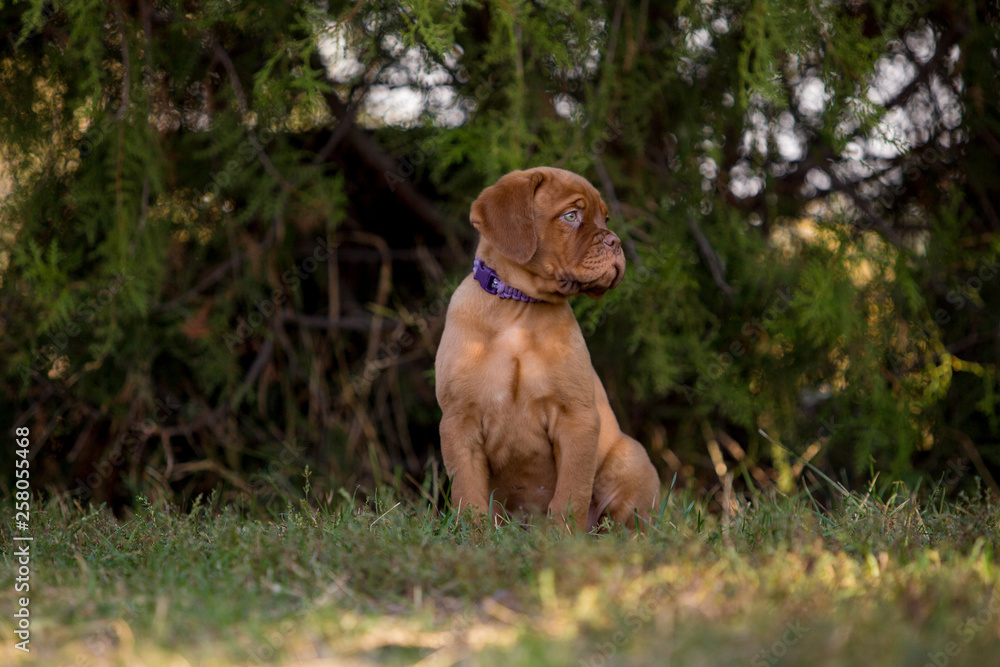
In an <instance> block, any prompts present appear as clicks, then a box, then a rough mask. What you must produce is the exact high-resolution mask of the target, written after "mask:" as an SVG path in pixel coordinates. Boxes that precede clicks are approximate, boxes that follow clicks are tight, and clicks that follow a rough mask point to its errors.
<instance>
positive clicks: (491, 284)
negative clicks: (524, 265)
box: [472, 257, 542, 303]
mask: <svg viewBox="0 0 1000 667" xmlns="http://www.w3.org/2000/svg"><path fill="white" fill-rule="evenodd" d="M472 277H473V278H475V279H476V282H478V283H479V284H480V285H481V286H482V288H483V289H484V290H486V291H487V292H489V293H490V294H496V295H497V296H498V297H500V298H501V299H514V300H516V301H525V302H527V303H540V302H541V301H542V300H541V299H535V298H534V297H530V296H528V295H527V294H525V293H524V292H522V291H521V290H519V289H515V288H513V287H511V286H510V285H508V284H507V283H505V282H504V281H502V280H500V276H498V275H497V272H496V271H494V270H493V269H491V268H490V267H488V266H486V265H485V264H483V260H481V259H479V258H478V257H476V261H474V262H473V263H472Z"/></svg>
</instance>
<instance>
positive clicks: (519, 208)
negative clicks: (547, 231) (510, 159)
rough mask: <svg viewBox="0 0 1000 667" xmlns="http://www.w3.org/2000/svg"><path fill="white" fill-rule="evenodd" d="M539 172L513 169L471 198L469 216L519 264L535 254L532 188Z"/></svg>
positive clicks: (498, 246)
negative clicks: (474, 199) (475, 198)
mask: <svg viewBox="0 0 1000 667" xmlns="http://www.w3.org/2000/svg"><path fill="white" fill-rule="evenodd" d="M543 178H544V177H543V175H542V174H541V173H539V172H537V171H536V172H534V173H532V174H526V173H524V172H513V173H510V174H507V175H506V176H504V177H503V178H501V179H500V180H499V181H497V182H496V183H495V184H493V185H491V186H490V187H488V188H486V189H485V190H483V192H482V194H480V195H479V198H478V199H477V200H476V201H474V202H472V212H471V213H470V215H469V219H470V220H471V221H472V225H473V226H474V227H475V228H476V229H478V230H479V233H480V234H482V235H483V236H485V237H486V238H487V239H488V240H489V241H490V243H492V244H493V245H495V246H496V247H497V250H499V251H500V252H502V253H503V254H504V255H506V256H507V257H509V258H510V259H512V260H514V261H515V262H517V263H518V264H525V263H527V261H528V260H529V259H531V257H532V256H533V255H534V254H535V249H536V248H537V246H538V237H537V235H536V234H535V190H537V189H538V186H539V185H541V183H542V180H543Z"/></svg>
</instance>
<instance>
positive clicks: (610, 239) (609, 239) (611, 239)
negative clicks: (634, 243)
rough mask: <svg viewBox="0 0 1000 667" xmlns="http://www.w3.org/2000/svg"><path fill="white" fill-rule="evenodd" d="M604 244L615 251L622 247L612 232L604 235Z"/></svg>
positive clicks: (619, 240)
mask: <svg viewBox="0 0 1000 667" xmlns="http://www.w3.org/2000/svg"><path fill="white" fill-rule="evenodd" d="M604 245H606V246H609V247H610V248H611V249H612V250H614V251H616V252H617V251H618V250H619V249H620V248H621V247H622V242H621V239H619V238H618V236H617V235H616V234H615V233H614V232H610V233H608V234H607V235H605V237H604Z"/></svg>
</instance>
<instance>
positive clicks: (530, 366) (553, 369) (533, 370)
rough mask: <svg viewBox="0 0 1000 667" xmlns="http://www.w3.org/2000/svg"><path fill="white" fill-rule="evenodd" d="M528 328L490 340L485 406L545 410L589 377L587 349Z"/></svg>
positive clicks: (511, 330) (515, 327)
mask: <svg viewBox="0 0 1000 667" xmlns="http://www.w3.org/2000/svg"><path fill="white" fill-rule="evenodd" d="M574 343H575V341H567V340H565V339H563V340H558V339H556V338H555V337H554V336H550V335H546V333H545V332H538V331H536V330H532V329H529V328H527V327H520V326H511V327H509V328H507V329H505V330H503V331H501V332H499V333H498V334H497V335H496V336H495V337H494V339H493V340H492V341H491V344H490V348H491V349H490V350H489V354H488V360H487V363H486V365H485V368H484V369H483V372H484V376H485V377H484V379H485V380H486V382H484V383H483V384H482V385H480V386H481V388H482V390H483V395H481V396H480V400H481V401H482V402H483V403H484V404H486V405H493V406H497V407H503V408H508V407H511V406H513V405H518V406H523V407H524V408H527V409H531V408H538V409H544V408H545V405H544V404H545V403H546V402H547V401H548V400H550V399H557V398H558V396H559V395H560V394H562V393H564V392H566V391H568V390H572V388H573V386H579V385H577V384H576V383H578V382H585V381H587V380H588V379H589V378H588V377H587V375H586V370H587V369H588V368H589V358H588V357H587V356H586V348H582V354H583V356H582V357H581V347H580V346H579V345H577V344H574ZM525 416H526V415H525Z"/></svg>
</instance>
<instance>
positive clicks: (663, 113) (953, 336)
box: [0, 0, 1000, 504]
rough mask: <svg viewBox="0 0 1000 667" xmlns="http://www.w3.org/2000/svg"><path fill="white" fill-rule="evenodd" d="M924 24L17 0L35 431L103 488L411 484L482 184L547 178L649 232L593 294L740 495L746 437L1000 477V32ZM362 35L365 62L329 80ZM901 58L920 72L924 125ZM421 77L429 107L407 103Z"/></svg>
mask: <svg viewBox="0 0 1000 667" xmlns="http://www.w3.org/2000/svg"><path fill="white" fill-rule="evenodd" d="M903 10H905V11H903ZM903 10H901V9H900V5H899V4H898V3H888V2H886V3H883V2H876V3H860V4H859V3H848V4H846V5H845V4H843V3H819V2H807V3H792V4H789V3H781V2H778V1H777V0H754V1H753V2H743V1H732V2H730V1H726V2H714V3H691V2H679V3H676V4H672V3H666V4H664V3H648V2H618V3H606V4H588V5H586V6H577V3H571V2H568V1H567V2H554V3H531V2H520V1H517V2H511V1H503V2H499V1H493V0H487V1H486V2H475V3H473V2H452V3H440V2H413V3H405V4H403V5H400V4H399V3H391V2H362V3H354V2H350V3H347V2H334V3H330V5H329V7H327V6H325V5H319V4H315V3H311V2H292V3H287V2H263V3H236V4H233V3H222V2H206V3H193V4H192V3H179V2H165V3H154V4H149V3H138V4H136V5H128V6H119V5H116V4H108V3H101V2H83V1H79V2H76V1H74V2H59V3H43V2H31V3H15V4H7V5H4V7H3V9H0V18H2V23H3V25H5V26H10V35H9V36H10V39H9V40H8V41H7V43H6V44H5V46H4V50H3V51H2V52H0V86H2V88H3V90H4V92H5V95H6V96H7V98H8V100H9V103H5V104H3V105H0V156H2V160H3V165H2V168H3V170H4V173H5V174H9V180H10V181H11V192H10V194H8V195H7V196H6V198H5V199H4V207H3V209H2V211H0V239H2V243H3V247H2V248H0V267H2V269H0V270H2V276H0V279H2V283H0V307H2V312H3V320H2V324H0V327H2V328H0V330H2V332H3V334H2V336H0V357H2V358H3V359H4V365H3V366H2V367H0V381H2V383H3V386H4V387H5V389H4V391H5V392H6V393H5V394H4V401H3V402H4V405H5V406H11V407H12V409H7V410H5V411H4V412H3V413H0V426H4V427H6V426H9V425H11V424H12V423H14V422H15V421H18V422H19V423H20V422H21V421H24V420H27V423H30V426H31V427H32V430H33V433H35V434H37V435H38V438H39V440H38V443H37V447H38V449H39V451H40V452H42V453H41V454H40V455H41V456H42V457H43V459H44V460H45V461H46V463H45V465H47V466H49V468H48V469H49V470H51V471H52V473H51V474H52V475H53V480H54V481H53V487H54V488H59V487H68V486H74V487H76V488H79V484H78V483H76V482H71V481H70V480H77V479H83V480H86V479H87V478H88V477H92V476H95V475H96V476H97V478H99V483H98V484H97V486H93V487H92V486H91V485H90V484H89V483H87V484H86V485H85V488H84V489H83V496H84V500H86V499H89V498H90V497H91V496H93V497H94V498H97V499H108V500H111V501H112V502H120V503H125V504H127V503H128V502H130V499H131V498H132V497H133V495H134V494H135V493H139V492H142V493H146V494H148V495H151V496H154V497H161V496H162V497H166V498H175V497H180V498H182V499H185V498H186V499H190V498H191V497H193V496H194V495H196V494H197V493H198V492H202V491H205V490H207V489H208V488H214V487H216V486H218V485H222V486H223V487H224V488H225V489H226V490H227V492H228V493H229V494H230V498H231V499H233V498H245V497H247V495H252V494H253V493H254V492H262V493H263V492H264V491H265V490H266V489H271V486H267V485H266V484H265V485H263V486H262V485H261V484H258V482H260V481H261V480H262V479H264V478H266V479H269V480H270V482H269V484H272V485H273V486H274V487H277V488H283V487H285V486H287V485H288V483H289V482H288V480H287V479H283V480H282V479H279V478H280V477H281V474H277V473H275V474H274V475H270V476H268V474H265V472H266V470H267V469H268V465H269V463H270V462H271V461H273V460H274V459H275V457H280V456H281V455H282V454H283V453H286V452H294V456H293V458H294V459H295V460H296V461H300V460H301V461H308V462H310V463H311V464H312V466H313V468H314V469H316V470H318V471H320V472H319V473H318V476H319V477H322V478H324V479H327V480H329V481H330V483H331V484H336V485H345V486H350V487H352V488H353V486H354V485H361V486H362V488H365V489H371V488H372V486H371V483H372V481H373V480H376V479H386V480H388V479H395V480H397V481H398V483H399V484H400V485H406V484H409V485H410V486H412V482H410V481H407V482H402V481H400V480H404V479H406V480H410V479H411V478H412V479H420V478H421V477H422V476H423V473H424V472H425V470H426V468H427V462H428V461H429V460H430V459H432V458H433V456H434V455H435V451H436V446H437V439H436V421H437V414H436V412H435V410H434V399H433V387H432V386H431V384H430V382H429V378H428V370H429V369H430V367H431V362H432V357H433V353H434V345H435V342H436V336H437V335H438V332H439V331H440V327H441V323H442V321H443V314H444V302H443V301H442V298H441V297H442V296H444V297H445V298H446V296H447V295H446V294H443V295H442V292H443V289H444V288H443V286H445V285H451V284H454V279H455V278H456V277H458V276H459V275H464V274H465V273H466V272H467V270H468V264H469V260H470V259H471V257H470V255H471V247H472V244H473V243H474V239H473V237H472V230H471V227H470V226H469V225H468V224H467V216H468V206H469V203H470V202H471V201H472V200H473V198H474V197H475V196H476V195H477V194H478V192H479V191H480V190H481V188H482V187H484V186H486V185H488V184H489V183H491V182H493V181H494V180H495V179H497V178H498V177H499V176H501V175H502V174H503V173H505V172H506V171H508V170H511V169H518V168H524V167H529V166H534V165H540V164H549V165H554V166H559V167H564V168H568V169H572V170H575V171H578V172H580V173H582V174H583V175H585V176H586V177H588V178H589V179H590V180H591V181H592V182H594V183H595V184H596V185H598V186H599V187H600V188H601V190H602V191H603V194H604V196H605V199H606V201H607V202H608V203H609V206H610V208H611V210H612V212H613V219H612V222H611V226H612V228H613V229H615V230H616V231H618V233H619V234H620V236H621V237H622V238H623V241H624V246H625V248H626V252H627V256H628V262H629V269H628V273H627V275H626V278H625V281H624V282H623V284H622V285H621V287H619V288H618V289H617V290H616V291H614V292H613V293H611V294H609V295H607V296H606V297H604V298H603V299H602V300H600V301H590V300H585V299H580V300H578V301H577V302H576V303H575V304H574V307H575V308H576V312H577V314H578V316H579V318H580V321H581V325H582V327H583V329H584V331H585V333H586V335H587V337H588V342H589V345H590V348H591V353H592V357H593V360H594V363H595V366H596V367H597V368H598V371H599V372H600V373H601V375H602V377H604V378H605V383H606V385H607V387H608V389H609V393H610V395H611V396H612V402H613V404H614V406H615V408H616V411H617V413H618V415H619V418H620V420H621V421H622V423H623V425H625V427H626V429H627V430H628V431H630V432H631V433H633V434H635V435H636V436H637V437H638V438H639V439H640V440H642V441H643V442H644V443H647V444H649V445H650V447H651V450H652V453H653V456H654V459H655V460H656V463H657V465H659V466H661V468H662V471H663V472H664V473H667V474H673V473H674V472H677V473H679V474H681V476H682V478H691V479H695V480H697V481H698V483H699V484H700V485H701V486H702V488H704V489H706V490H708V489H712V487H714V486H717V485H718V484H719V482H720V481H721V479H722V477H720V475H719V474H718V465H717V463H716V462H715V461H713V460H711V459H712V456H714V454H713V452H711V451H708V450H709V449H710V448H711V447H712V445H711V444H710V442H712V441H713V440H712V439H713V437H715V436H719V437H722V438H723V440H725V442H730V440H731V441H732V442H735V443H737V447H736V448H731V449H727V455H726V457H725V461H724V463H725V467H726V468H727V469H736V468H737V467H739V466H745V467H747V466H749V467H747V468H746V469H748V470H750V469H756V470H758V471H760V472H761V477H760V479H758V480H757V482H756V483H757V484H760V485H764V486H768V485H770V484H772V483H774V482H775V480H776V479H778V478H781V479H783V480H785V481H784V482H782V484H787V482H788V481H789V480H790V479H792V478H793V477H794V474H793V472H792V471H793V467H794V457H792V458H789V457H788V455H786V454H779V453H777V451H778V450H776V449H774V446H773V445H772V441H773V442H778V443H782V444H783V446H786V447H788V448H789V450H790V451H791V452H792V453H799V454H802V453H805V452H812V453H811V454H809V456H810V457H811V460H812V461H813V463H814V464H817V465H819V466H821V467H822V468H823V469H824V470H827V471H829V472H830V473H831V474H834V475H835V476H836V477H837V478H838V479H840V478H844V479H847V480H848V481H849V482H851V483H861V482H863V481H864V480H867V479H870V478H871V477H872V476H873V475H874V474H876V473H879V472H881V473H882V474H886V475H891V476H894V477H896V478H907V479H911V478H913V477H914V476H916V475H918V474H931V475H935V474H938V473H939V472H940V471H941V470H942V469H944V467H945V466H946V465H948V464H949V463H950V464H955V465H961V466H965V468H966V469H971V466H975V468H976V472H977V473H978V474H980V475H983V476H984V478H987V480H988V473H989V471H990V470H993V471H996V470H997V466H998V465H1000V428H998V417H997V415H998V413H1000V405H998V392H997V389H998V386H997V385H998V370H997V369H998V364H1000V357H998V354H997V349H996V345H995V339H996V331H997V329H998V327H1000V319H998V318H1000V313H998V312H997V311H996V309H994V308H991V307H990V305H991V304H992V303H996V302H997V299H1000V280H998V279H996V277H995V276H997V275H1000V270H997V269H995V264H996V258H997V256H998V255H1000V240H998V238H1000V237H998V235H997V233H998V229H997V228H998V224H1000V223H998V220H997V213H996V210H995V205H994V204H993V202H996V201H1000V191H998V187H997V184H996V183H995V179H992V178H991V177H990V176H991V174H992V173H993V171H994V169H993V167H994V165H995V163H996V158H997V152H996V151H997V144H996V137H997V136H1000V118H998V113H997V109H996V108H995V104H992V103H991V102H989V101H990V100H995V99H996V98H997V94H998V85H1000V84H998V81H997V78H996V76H995V71H996V67H995V64H996V63H995V60H996V56H995V53H994V46H995V38H996V34H997V25H998V17H997V15H996V11H995V8H990V7H986V6H985V5H976V6H974V7H972V6H970V7H968V8H965V7H957V6H954V5H953V4H949V3H945V2H931V3H927V4H926V5H924V4H920V5H919V6H916V5H912V6H911V5H909V4H907V5H906V6H905V7H904V8H903ZM333 38H335V39H336V40H339V43H340V45H341V46H342V47H343V49H344V54H345V55H349V56H351V57H352V58H354V59H356V61H357V62H356V67H354V68H353V69H352V68H349V67H345V68H343V69H342V70H338V72H339V73H338V74H337V76H336V77H334V78H331V77H330V76H328V71H327V65H329V63H328V62H324V58H326V57H328V56H326V55H323V54H325V53H328V52H330V49H331V48H332V47H331V43H330V42H326V41H324V40H326V39H333ZM956 47H957V48H956ZM921 54H922V55H921ZM955 54H957V55H955ZM892 63H896V64H897V66H900V67H901V66H902V64H906V63H908V67H910V68H912V71H913V72H914V75H915V76H916V78H915V79H914V83H913V85H910V86H907V85H904V84H900V85H899V86H897V88H899V90H893V91H888V89H887V90H886V91H882V92H883V93H888V92H893V93H894V94H895V95H896V97H893V96H892V95H888V94H885V95H882V96H881V98H886V99H884V100H883V101H884V102H885V103H886V104H890V105H891V106H892V108H891V109H888V108H885V107H883V106H880V104H878V103H876V102H875V101H873V100H874V97H872V96H870V93H871V91H872V86H874V85H876V82H877V81H878V80H879V73H880V72H883V71H885V70H886V68H888V67H890V65H892ZM991 63H992V65H991ZM341 64H343V63H341ZM928 82H930V83H928ZM807 89H808V90H811V91H812V92H811V93H809V95H812V96H813V97H811V98H810V97H809V95H807ZM948 89H951V90H952V93H953V95H952V98H947V97H941V98H940V99H938V98H931V97H928V96H927V94H928V93H927V91H929V90H935V91H947V90H948ZM394 92H395V93H400V92H403V93H406V94H407V99H410V100H416V102H414V103H415V104H416V105H417V106H418V107H419V110H418V111H417V112H415V113H413V114H410V115H409V116H407V115H405V114H403V113H402V112H401V110H400V109H398V108H397V109H394V111H398V112H400V119H399V120H390V119H388V118H389V116H386V115H384V109H383V110H382V111H381V112H380V110H379V107H378V106H377V105H376V104H375V103H373V100H376V101H377V100H380V99H385V98H386V96H388V95H390V94H391V93H394ZM941 94H943V93H941ZM380 96H381V97H380ZM876 97H878V96H876ZM881 98H880V99H881ZM442 100H444V101H442ZM932 108H933V109H934V111H933V113H932V112H931V111H928V109H932ZM892 114H896V115H902V116H905V117H907V118H909V119H910V121H911V125H912V126H913V128H914V129H913V132H911V133H910V134H909V135H905V136H904V134H903V133H900V132H898V131H893V130H892V128H891V123H889V122H888V121H887V120H886V119H887V118H888V117H890V116H891V115H892ZM949 114H951V115H949ZM879 137H881V138H882V139H883V140H884V142H883V143H877V142H875V143H869V142H874V140H875V139H877V138H879ZM866 146H867V148H865V147H866ZM892 147H895V148H896V149H898V150H897V152H893V150H891V149H892ZM866 151H867V152H866ZM859 155H860V157H859ZM2 182H4V181H0V183H2ZM328 248H333V249H335V253H334V255H333V256H332V258H330V257H331V256H330V254H329V250H328ZM323 257H326V259H324V258H323ZM164 404H171V405H175V406H176V407H173V408H171V409H169V410H164V409H163V408H162V405H164ZM726 438H728V440H727V439H726ZM125 442H128V443H129V444H127V445H123V444H122V443H125ZM654 443H658V444H655V445H654ZM120 447H126V451H125V454H126V456H125V458H126V459H127V460H128V462H129V463H128V465H121V466H117V467H115V466H112V468H111V472H110V473H109V474H107V475H104V474H103V473H101V474H99V473H98V472H97V471H98V470H105V469H106V468H104V467H102V464H103V463H104V462H105V461H106V460H108V457H110V456H111V455H112V454H117V453H118V452H117V451H116V448H120ZM715 447H718V445H715ZM740 451H742V452H744V454H742V455H741V454H739V452H740ZM734 452H735V453H734ZM286 463H287V462H286ZM279 467H280V468H281V469H282V470H285V469H287V467H288V466H287V465H283V466H279ZM801 472H802V471H801V467H800V468H799V469H798V473H797V474H801ZM987 483H989V481H987ZM957 485H958V484H956V486H957ZM265 487H266V488H265Z"/></svg>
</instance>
